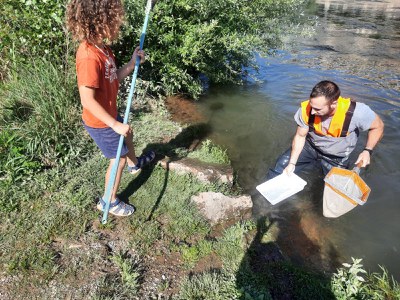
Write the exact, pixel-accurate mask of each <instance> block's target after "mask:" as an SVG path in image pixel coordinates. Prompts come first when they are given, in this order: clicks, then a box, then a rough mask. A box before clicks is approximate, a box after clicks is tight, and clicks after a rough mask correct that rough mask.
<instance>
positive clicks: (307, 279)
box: [236, 215, 335, 300]
mask: <svg viewBox="0 0 400 300" xmlns="http://www.w3.org/2000/svg"><path fill="white" fill-rule="evenodd" d="M293 218H296V216H295V215H294V216H293ZM297 221H298V220H297ZM279 222H280V219H268V218H267V217H262V218H260V219H258V221H257V233H256V235H255V237H254V239H253V241H252V242H251V244H250V246H249V248H248V250H247V253H246V254H245V256H244V258H243V260H242V263H241V265H240V268H239V270H238V272H237V276H236V285H237V288H238V289H243V290H244V291H245V292H246V293H247V294H248V295H249V296H251V297H253V299H258V298H259V297H261V296H263V297H264V298H263V299H277V300H292V299H307V300H308V299H324V300H326V299H335V296H334V295H333V293H332V292H331V289H330V279H329V278H327V277H326V275H324V274H321V273H317V272H314V271H311V270H309V269H308V268H307V267H306V266H302V267H299V266H297V265H295V264H294V263H292V262H291V261H289V260H288V259H287V258H286V257H285V255H283V254H282V252H281V250H280V248H279V247H278V246H277V245H278V244H279V240H280V237H279V235H278V238H277V241H276V242H271V241H268V240H270V239H269V238H267V239H266V238H264V237H265V236H266V235H267V234H268V233H269V231H270V230H271V228H272V227H275V226H276V225H279ZM292 224H296V222H293V223H292ZM297 224H298V222H297ZM291 230H294V231H295V234H297V235H299V239H300V240H302V241H303V244H299V245H298V247H304V246H305V245H307V247H309V248H310V250H311V251H314V252H319V247H318V246H317V245H315V244H313V242H312V241H311V240H309V239H308V238H307V236H305V235H304V233H303V232H302V230H301V228H300V226H297V227H294V228H291ZM264 240H267V241H264ZM292 246H293V245H292ZM332 256H333V257H332V259H334V257H335V253H332ZM315 263H318V262H315Z"/></svg>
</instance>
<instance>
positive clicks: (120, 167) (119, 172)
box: [103, 156, 126, 203]
mask: <svg viewBox="0 0 400 300" xmlns="http://www.w3.org/2000/svg"><path fill="white" fill-rule="evenodd" d="M114 162H115V159H114V158H113V159H111V160H110V164H109V165H108V168H107V173H106V178H105V190H104V196H105V194H106V191H107V187H108V182H109V179H110V175H111V169H112V166H113V164H114ZM125 164H126V157H125V156H124V157H121V158H120V160H119V165H118V170H117V174H116V176H115V182H114V188H113V190H112V192H111V202H115V199H116V198H117V191H118V187H119V184H120V182H121V175H122V171H123V170H124V167H125ZM104 196H103V198H104ZM111 202H110V203H111Z"/></svg>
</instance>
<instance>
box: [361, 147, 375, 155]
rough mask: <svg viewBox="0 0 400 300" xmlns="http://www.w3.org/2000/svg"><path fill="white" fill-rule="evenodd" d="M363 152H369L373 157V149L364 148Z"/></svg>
mask: <svg viewBox="0 0 400 300" xmlns="http://www.w3.org/2000/svg"><path fill="white" fill-rule="evenodd" d="M363 151H367V152H369V155H372V152H373V151H372V149H368V148H364V150H363Z"/></svg>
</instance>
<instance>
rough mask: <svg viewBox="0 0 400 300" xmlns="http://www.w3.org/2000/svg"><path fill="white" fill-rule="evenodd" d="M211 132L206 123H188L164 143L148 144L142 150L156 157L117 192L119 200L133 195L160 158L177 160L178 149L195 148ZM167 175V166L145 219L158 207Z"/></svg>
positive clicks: (124, 199) (127, 199)
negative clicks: (158, 190) (159, 187)
mask: <svg viewBox="0 0 400 300" xmlns="http://www.w3.org/2000/svg"><path fill="white" fill-rule="evenodd" d="M210 132H211V128H210V126H209V125H208V124H205V123H199V124H194V125H190V126H188V127H186V128H184V129H183V130H182V132H180V133H179V134H178V135H177V136H176V137H174V138H173V139H171V140H170V141H168V142H166V143H154V144H148V145H147V146H146V147H145V148H144V149H143V152H146V151H149V150H153V151H155V153H156V157H155V159H154V161H153V162H152V163H151V164H150V165H149V166H147V167H146V168H144V169H143V170H142V171H141V172H140V174H139V175H138V176H137V177H135V179H133V180H132V181H131V182H130V183H129V184H128V186H127V187H126V188H125V189H124V190H123V191H122V192H121V193H120V194H119V197H120V199H121V200H123V201H126V202H128V201H129V197H130V196H131V195H133V194H134V193H135V192H136V191H137V190H138V189H139V188H140V187H141V186H142V185H143V184H145V183H146V181H147V180H148V179H149V178H150V176H151V174H152V172H153V170H154V167H155V166H156V164H157V162H158V161H160V160H162V159H163V158H165V157H169V158H170V160H171V161H174V160H179V159H180V158H181V156H180V155H179V150H182V149H183V150H184V151H189V150H193V149H195V148H196V147H197V146H198V145H199V144H200V143H201V141H202V140H203V139H205V138H206V137H207V136H208V135H209V133H210ZM167 166H168V164H167ZM168 176H169V169H168V167H167V169H166V172H165V177H164V183H163V187H162V189H161V191H160V194H159V196H158V197H157V200H156V201H155V204H154V206H153V208H152V210H151V213H150V214H149V216H148V217H147V220H150V219H151V218H152V216H153V213H154V212H155V211H156V209H157V208H158V205H159V203H160V201H161V199H162V197H163V195H164V192H165V189H166V187H167V184H168Z"/></svg>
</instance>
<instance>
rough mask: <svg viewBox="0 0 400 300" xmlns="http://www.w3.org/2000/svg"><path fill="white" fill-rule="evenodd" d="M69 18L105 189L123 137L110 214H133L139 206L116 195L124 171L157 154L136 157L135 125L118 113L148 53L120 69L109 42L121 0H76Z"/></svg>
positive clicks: (113, 36)
mask: <svg viewBox="0 0 400 300" xmlns="http://www.w3.org/2000/svg"><path fill="white" fill-rule="evenodd" d="M66 18H67V20H66V22H67V27H68V30H69V31H70V32H71V34H72V36H73V38H74V39H76V40H78V41H79V42H80V45H79V48H78V50H77V53H76V73H77V79H78V89H79V95H80V100H81V104H82V107H83V110H82V120H83V125H84V127H85V129H86V130H87V132H88V133H89V135H90V136H91V137H92V139H93V140H94V142H95V143H96V144H97V146H98V147H99V148H100V150H101V152H102V153H103V155H104V156H105V157H106V158H108V159H110V163H109V166H108V169H107V172H106V175H105V187H107V184H108V181H109V179H110V178H109V177H110V173H111V168H112V165H113V164H114V162H115V157H116V154H117V149H118V144H119V139H120V136H121V135H123V136H124V137H125V138H124V145H123V148H122V151H121V159H120V161H119V165H118V171H117V174H116V178H115V184H114V188H113V191H112V192H111V203H110V210H109V212H110V213H111V214H113V215H116V216H129V215H131V214H132V213H133V212H134V210H135V208H134V207H133V206H132V205H130V204H127V203H124V202H122V201H121V200H120V199H118V197H117V190H118V187H119V184H120V180H121V175H122V171H123V170H124V168H125V165H126V164H127V165H128V171H129V172H130V173H132V174H135V173H137V172H139V171H140V169H141V168H142V167H143V166H144V165H146V164H148V163H150V162H151V161H152V160H153V159H154V156H155V153H154V152H153V151H150V152H148V153H145V154H142V155H141V156H140V157H136V155H135V149H134V145H133V142H132V138H133V134H132V128H131V127H130V126H129V125H128V124H124V123H123V120H122V118H121V116H119V115H118V111H117V94H118V88H119V82H121V81H122V80H123V79H124V78H125V77H126V76H128V75H129V74H130V73H132V71H133V70H134V68H135V62H136V59H137V58H140V60H141V62H142V63H143V62H144V60H145V53H144V52H143V51H142V50H140V49H139V47H137V48H136V49H135V51H134V53H133V55H132V58H131V60H130V61H129V62H128V63H127V64H125V65H124V66H122V67H121V68H119V69H117V67H116V62H115V57H114V54H113V52H112V50H111V48H110V47H109V44H110V43H112V42H113V41H115V40H116V39H117V37H118V33H119V29H120V26H121V24H122V22H123V20H124V8H123V5H122V3H121V1H120V0H72V1H70V2H69V4H68V6H67V13H66ZM103 198H104V196H103V197H102V198H100V200H99V203H98V204H97V208H98V209H99V210H103V208H104V206H105V202H104V200H103Z"/></svg>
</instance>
